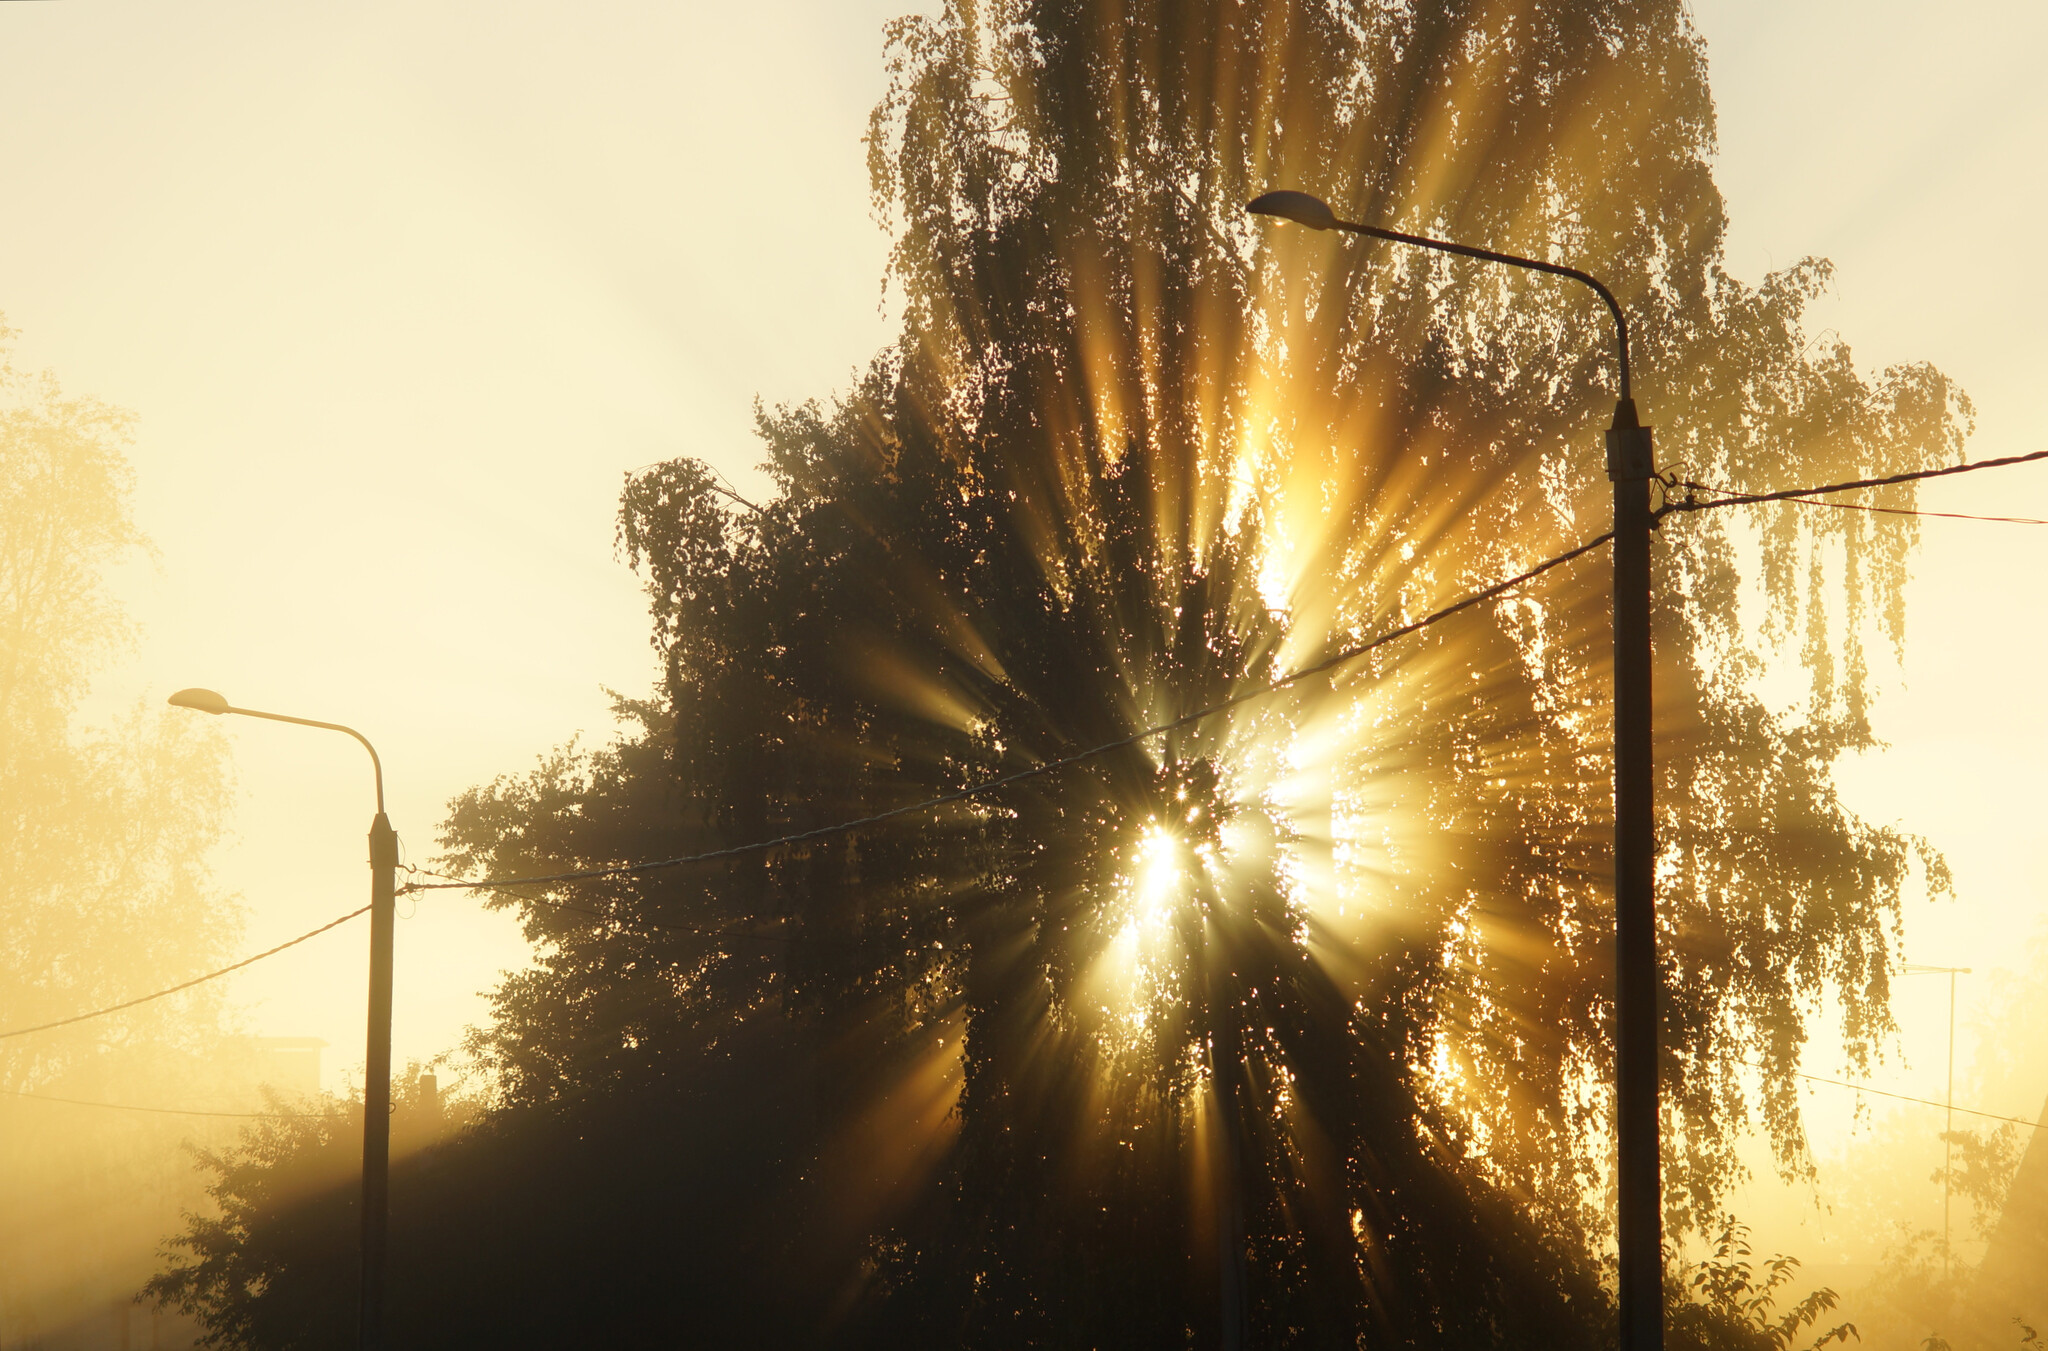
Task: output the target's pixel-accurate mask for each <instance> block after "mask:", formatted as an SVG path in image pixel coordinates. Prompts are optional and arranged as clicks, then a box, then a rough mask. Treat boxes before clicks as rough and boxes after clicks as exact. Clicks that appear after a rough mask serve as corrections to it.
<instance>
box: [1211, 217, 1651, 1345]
mask: <svg viewBox="0 0 2048 1351" xmlns="http://www.w3.org/2000/svg"><path fill="white" fill-rule="evenodd" d="M1246 209H1247V210H1249V211H1252V212H1254V213H1257V214H1259V215H1265V216H1278V217H1280V218H1281V219H1283V220H1290V221H1293V222H1295V223H1296V224H1299V225H1306V226H1308V227H1309V228H1310V229H1312V230H1346V231H1349V232H1350V233H1352V234H1358V235H1366V236H1369V237H1370V238H1373V239H1385V240H1390V241H1392V242H1393V243H1396V244H1410V245H1414V246H1415V247H1417V248H1424V249H1434V250H1435V251H1437V252H1439V253H1452V254H1457V255H1458V256H1460V257H1463V258H1478V259H1481V260H1482V261H1485V262H1489V263H1501V264H1504V265H1506V266H1508V267H1520V268H1527V269H1529V270H1530V271H1534V272H1548V273H1550V274H1552V275H1553V276H1559V277H1569V278H1571V279H1572V280H1573V281H1576V282H1581V283H1583V284H1585V285H1587V286H1590V287H1592V288H1593V291H1594V292H1595V293H1596V294H1597V295H1598V296H1599V297H1600V299H1601V300H1602V301H1604V302H1605V303H1606V305H1607V309H1608V312H1609V313H1611V314H1612V315H1613V316H1614V340H1615V347H1616V349H1617V351H1618V354H1619V357H1620V361H1621V380H1620V390H1619V397H1618V398H1617V399H1616V401H1615V405H1614V425H1613V426H1611V427H1610V428H1608V431H1607V477H1608V478H1609V479H1611V480H1613V482H1614V930H1615V945H1614V946H1615V982H1614V1017H1615V1050H1614V1069H1615V1075H1614V1077H1615V1093H1614V1096H1615V1134H1616V1137H1617V1140H1616V1143H1617V1154H1618V1156H1619V1157H1618V1160H1617V1181H1618V1184H1619V1187H1618V1190H1619V1193H1620V1196H1619V1205H1618V1207H1617V1210H1618V1214H1617V1217H1616V1219H1617V1229H1618V1238H1619V1247H1620V1253H1619V1256H1620V1280H1619V1285H1620V1291H1619V1295H1620V1306H1621V1308H1620V1313H1621V1346H1622V1349H1623V1351H1660V1348H1662V1346H1663V1345H1664V1256H1663V1218H1662V1204H1661V1203H1662V1180H1661V1174H1662V1168H1661V1162H1660V1158H1659V1140H1658V1134H1659V1129H1658V1105H1657V1017H1658V1014H1657V987H1658V980H1657V913H1656V897H1655V878H1654V867H1655V861H1656V841H1655V835H1654V830H1655V817H1654V815H1653V810H1652V800H1651V792H1652V787H1653V784H1652V764H1651V748H1650V528H1651V525H1652V518H1651V515H1650V479H1652V478H1653V477H1655V475H1656V464H1655V460H1654V457H1653V452H1652V450H1651V445H1650V429H1649V428H1648V427H1645V426H1643V425H1642V424H1641V422H1640V421H1638V419H1637V417H1636V405H1635V399H1634V397H1633V396H1632V394H1631V391H1630V387H1629V363H1628V318H1627V316H1626V315H1624V314H1623V313H1622V311H1621V305H1620V304H1619V303H1618V302H1617V301H1616V300H1615V298H1614V293H1613V292H1612V291H1609V290H1608V289H1607V287H1606V286H1604V285H1602V284H1601V282H1600V280H1599V279H1598V278H1597V277H1594V276H1592V275H1591V274H1589V273H1585V272H1581V271H1579V270H1578V269H1577V268H1571V267H1562V266H1560V265H1558V264H1556V263H1546V262H1542V261H1539V260H1537V259H1534V258H1521V257H1517V256H1516V255H1514V254H1511V253H1497V252H1495V251H1494V250H1492V249H1481V248H1474V247H1472V246H1471V245H1469V244H1453V243H1450V242H1449V241H1447V240H1442V239H1431V238H1428V237H1427V236H1424V235H1411V234H1403V233H1401V232H1400V231H1398V230H1383V229H1380V228H1379V227H1377V226H1372V225H1356V224H1353V223H1352V222H1350V221H1343V220H1339V219H1337V216H1336V214H1335V213H1334V212H1332V211H1331V210H1330V208H1329V207H1328V206H1327V205H1325V204H1324V203H1323V202H1322V201H1321V200H1320V199H1318V198H1315V197H1311V196H1309V195H1308V194H1307V193H1303V192H1269V193H1267V194H1265V195H1264V196H1263V197H1260V198H1257V199H1256V200H1254V201H1253V202H1251V203H1250V204H1249V205H1248V206H1247V207H1246Z"/></svg>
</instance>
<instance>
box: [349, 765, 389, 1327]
mask: <svg viewBox="0 0 2048 1351" xmlns="http://www.w3.org/2000/svg"><path fill="white" fill-rule="evenodd" d="M363 744H364V745H366V746H367V745H368V744H369V743H368V742H367V741H366V742H364V743H363ZM371 754H373V755H374V754H375V752H374V751H373V752H371ZM397 886H398V832H397V831H395V830H393V829H392V828H391V820H390V818H389V817H387V816H385V815H384V795H383V793H382V792H379V793H378V795H377V816H376V819H374V820H372V821H371V822H370V1025H369V1030H368V1034H367V1036H366V1038H365V1044H366V1046H367V1048H368V1049H367V1050H366V1052H365V1054H364V1058H363V1215H362V1219H363V1234H362V1252H363V1270H362V1288H361V1291H360V1312H359V1315H358V1327H357V1332H358V1342H357V1345H358V1346H360V1347H361V1348H362V1351H381V1348H382V1347H383V1345H384V1272H385V1270H386V1268H387V1266H388V1265H389V1264H388V1263H387V1261H386V1260H385V1245H386V1240H387V1237H388V1235H389V1234H390V1229H391V950H392V946H393V944H392V939H393V936H394V935H393V931H394V930H395V929H396V928H397V924H396V921H397V917H398V904H397Z"/></svg>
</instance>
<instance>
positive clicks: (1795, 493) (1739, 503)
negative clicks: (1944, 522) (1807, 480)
mask: <svg viewBox="0 0 2048 1351" xmlns="http://www.w3.org/2000/svg"><path fill="white" fill-rule="evenodd" d="M2031 460H2048V450H2036V451H2031V452H2029V453H2028V454H2025V455H2002V456H2000V457H1999V458H1997V459H1995V460H1977V461H1975V462H1973V463H1970V464H1952V465H1948V466H1947V467H1945V468H1942V469H1916V470H1913V471H1912V472H1911V473H1906V474H1887V475H1886V476H1884V477H1883V478H1859V479H1851V480H1850V481H1848V482H1847V483H1825V484H1822V485H1821V486H1820V487H1818V488H1787V489H1786V490H1785V491H1783V492H1776V493H1738V494H1736V495H1735V496H1733V497H1724V498H1721V499H1719V500H1718V501H1714V502H1692V501H1686V502H1667V503H1665V504H1664V505H1663V506H1662V507H1660V508H1659V509H1658V514H1659V515H1660V516H1661V515H1668V514H1670V513H1672V512H1680V511H1708V510H1711V509H1713V508H1715V507H1746V506H1749V505H1750V504H1752V503H1755V502H1794V501H1798V500H1799V499H1801V498H1807V497H1819V496H1820V495H1821V494H1823V493H1846V492H1852V491H1854V490H1856V489H1859V488H1885V487H1889V486H1891V485H1892V484H1894V483H1912V482H1915V481H1917V480H1919V479H1927V478H1947V477H1948V476H1949V475H1951V474H1974V473H1976V472H1977V471H1978V470H1979V469H1999V468H2002V467H2004V466H2006V465H2011V464H2026V463H2027V462H2029V461H2031ZM1679 486H1681V487H1689V488H1700V489H1702V490H1703V491H1706V492H1720V491H1722V490H1721V489H1718V488H1707V487H1706V486H1705V485H1704V484H1697V483H1690V484H1685V483H1682V484H1680V485H1679Z"/></svg>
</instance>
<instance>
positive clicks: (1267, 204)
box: [1245, 191, 1337, 230]
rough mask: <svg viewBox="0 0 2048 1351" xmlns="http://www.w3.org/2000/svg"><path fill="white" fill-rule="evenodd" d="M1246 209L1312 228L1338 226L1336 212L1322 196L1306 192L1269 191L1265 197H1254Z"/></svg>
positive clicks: (1260, 214) (1323, 228)
mask: <svg viewBox="0 0 2048 1351" xmlns="http://www.w3.org/2000/svg"><path fill="white" fill-rule="evenodd" d="M1245 210H1247V211H1249V212H1251V213H1252V214H1254V215H1258V216H1278V217H1280V219H1282V220H1291V221H1293V222H1294V223H1295V224H1296V225H1306V226H1307V227H1308V228H1309V229H1311V230H1334V229H1336V228H1337V215H1336V213H1335V212H1333V211H1331V210H1330V208H1329V207H1327V206H1325V205H1324V204H1323V200H1322V198H1320V197H1311V196H1309V195H1308V194H1307V193H1305V192H1287V191H1281V192H1269V193H1267V194H1266V195H1265V196H1263V197H1254V198H1253V199H1252V200H1251V203H1250V204H1249V205H1247V206H1246V207H1245Z"/></svg>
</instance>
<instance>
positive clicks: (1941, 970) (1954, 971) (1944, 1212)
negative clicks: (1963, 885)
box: [1906, 962, 1970, 1280]
mask: <svg viewBox="0 0 2048 1351" xmlns="http://www.w3.org/2000/svg"><path fill="white" fill-rule="evenodd" d="M1906 974H1907V975H1909V976H1947V977H1948V1090H1947V1092H1946V1093H1945V1094H1944V1096H1943V1099H1942V1108H1943V1110H1944V1115H1943V1118H1942V1123H1941V1274H1942V1278H1943V1279H1944V1280H1946V1279H1947V1278H1948V1273H1949V1256H1948V1254H1949V1248H1948V1209H1949V1189H1950V1184H1951V1183H1952V1182H1953V1181H1954V1180H1955V1172H1954V1164H1955V1148H1956V1146H1955V1139H1954V1136H1955V1133H1956V977H1957V976H1967V975H1969V974H1970V968H1969V967H1967V966H1922V965H1920V964H1919V963H1917V962H1908V963H1907V964H1906Z"/></svg>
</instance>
